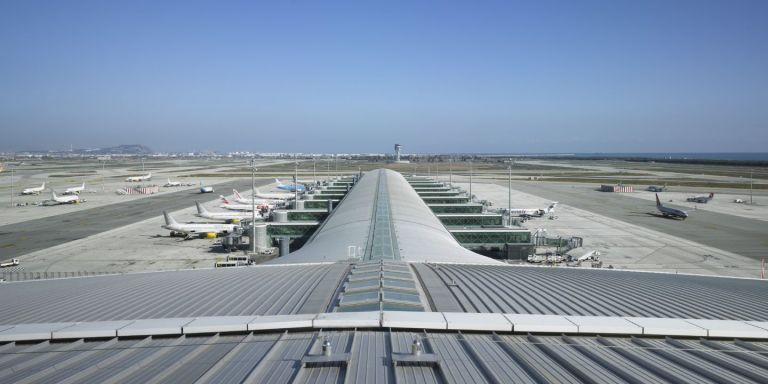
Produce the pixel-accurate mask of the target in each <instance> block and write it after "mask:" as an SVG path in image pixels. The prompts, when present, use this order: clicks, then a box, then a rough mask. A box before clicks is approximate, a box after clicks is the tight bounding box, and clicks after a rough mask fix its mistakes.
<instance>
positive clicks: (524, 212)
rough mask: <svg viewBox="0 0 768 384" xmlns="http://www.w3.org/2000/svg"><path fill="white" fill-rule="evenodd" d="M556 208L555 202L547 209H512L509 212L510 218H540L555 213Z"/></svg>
mask: <svg viewBox="0 0 768 384" xmlns="http://www.w3.org/2000/svg"><path fill="white" fill-rule="evenodd" d="M556 206H557V201H553V202H552V204H550V205H549V207H547V209H539V208H512V209H511V210H510V211H509V214H510V216H512V217H515V216H517V217H541V216H544V215H546V214H547V213H552V212H554V211H555V207H556Z"/></svg>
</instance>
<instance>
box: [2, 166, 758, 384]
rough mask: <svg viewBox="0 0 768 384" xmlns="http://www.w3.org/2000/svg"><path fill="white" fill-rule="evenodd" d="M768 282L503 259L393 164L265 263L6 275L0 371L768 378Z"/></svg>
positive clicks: (69, 377) (137, 378) (300, 378)
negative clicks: (465, 237) (474, 243)
mask: <svg viewBox="0 0 768 384" xmlns="http://www.w3.org/2000/svg"><path fill="white" fill-rule="evenodd" d="M350 247H352V249H354V251H353V254H352V255H350V253H349V249H350ZM358 249H359V251H358ZM350 256H354V257H353V258H350ZM766 288H767V286H766V282H765V281H761V280H754V279H734V278H719V277H705V276H692V275H676V274H662V273H644V272H629V271H616V270H592V269H576V268H551V267H520V266H510V265H506V264H504V263H501V262H498V261H495V260H491V259H489V258H486V257H484V256H480V255H477V254H474V253H472V252H470V251H468V250H466V249H464V248H462V247H461V246H460V245H459V244H458V243H457V242H456V241H455V239H453V238H452V237H451V235H450V233H449V232H448V231H447V230H446V229H445V227H444V226H443V225H442V224H441V223H440V221H439V220H438V219H437V218H436V217H435V216H434V214H432V212H431V211H430V210H429V208H428V207H427V206H426V205H425V204H424V203H423V201H422V200H421V199H419V197H418V195H417V194H416V193H415V192H414V190H413V189H412V188H411V187H410V185H409V184H408V182H407V181H406V180H405V179H404V178H403V177H402V176H401V175H399V174H397V173H394V172H391V171H382V170H379V171H372V172H368V173H367V174H366V175H365V176H363V177H362V178H361V179H360V180H359V182H358V183H357V184H356V185H355V187H353V189H352V190H351V191H350V192H349V193H348V195H347V196H346V197H345V198H344V200H342V202H341V203H340V205H339V207H337V209H336V210H334V212H333V213H332V214H331V215H330V217H329V218H328V220H327V221H326V222H325V223H324V224H323V226H322V227H321V228H320V229H319V230H318V231H317V233H316V234H315V235H314V236H313V237H312V238H311V241H309V242H308V243H307V244H306V245H305V246H304V247H303V248H302V249H301V250H299V251H298V252H295V253H294V254H290V255H288V256H285V257H282V258H280V259H278V260H277V261H275V262H274V263H271V264H269V265H258V266H253V267H242V268H232V269H209V270H188V271H169V272H153V273H134V274H123V275H115V276H98V277H84V278H71V279H57V280H44V281H27V282H12V283H3V284H0V308H2V310H1V311H0V381H2V382H119V383H128V382H148V381H152V382H238V383H239V382H270V383H280V382H382V383H390V382H414V383H420V382H532V383H543V382H611V383H612V382H631V383H645V382H690V383H699V382H765V378H766V377H768V296H766V295H765V292H766ZM387 298H390V299H392V300H394V303H395V304H396V303H397V302H400V304H399V305H400V307H402V308H409V310H412V311H415V312H403V311H401V310H397V311H392V310H391V309H390V310H387V309H386V307H385V306H384V304H383V303H385V302H386V301H387V300H388V299H387ZM406 301H411V302H409V303H406V304H407V305H404V304H403V302H406ZM349 302H351V303H352V305H347V304H348V303H349ZM359 303H363V304H360V305H358V304H359ZM390 304H392V303H390ZM355 308H359V309H358V310H355ZM371 308H373V309H371ZM350 309H352V310H353V311H351V312H346V311H349V310H350ZM745 339H751V341H744V340H745ZM323 344H326V345H327V346H330V349H327V353H323V352H322V349H323V347H322V346H323ZM414 348H415V349H414ZM414 351H416V352H414Z"/></svg>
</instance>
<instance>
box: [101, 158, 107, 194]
mask: <svg viewBox="0 0 768 384" xmlns="http://www.w3.org/2000/svg"><path fill="white" fill-rule="evenodd" d="M106 165H107V159H106V158H105V159H104V161H103V162H102V163H101V193H104V168H105V167H106Z"/></svg>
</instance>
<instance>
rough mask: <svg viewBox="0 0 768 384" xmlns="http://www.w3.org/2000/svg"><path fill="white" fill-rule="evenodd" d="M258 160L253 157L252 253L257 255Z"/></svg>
mask: <svg viewBox="0 0 768 384" xmlns="http://www.w3.org/2000/svg"><path fill="white" fill-rule="evenodd" d="M255 194H256V158H255V157H251V252H253V253H256V196H255Z"/></svg>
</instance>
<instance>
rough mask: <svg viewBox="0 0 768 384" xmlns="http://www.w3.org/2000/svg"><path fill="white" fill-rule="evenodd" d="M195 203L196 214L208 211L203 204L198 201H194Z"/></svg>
mask: <svg viewBox="0 0 768 384" xmlns="http://www.w3.org/2000/svg"><path fill="white" fill-rule="evenodd" d="M195 205H197V213H198V214H200V215H202V214H205V213H208V210H206V209H205V207H203V205H202V204H200V202H199V201H195Z"/></svg>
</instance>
